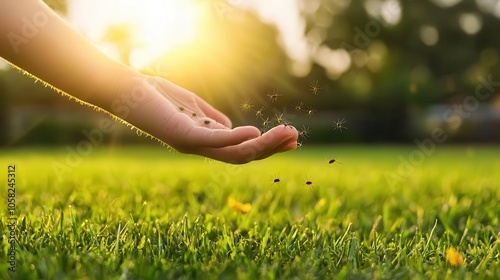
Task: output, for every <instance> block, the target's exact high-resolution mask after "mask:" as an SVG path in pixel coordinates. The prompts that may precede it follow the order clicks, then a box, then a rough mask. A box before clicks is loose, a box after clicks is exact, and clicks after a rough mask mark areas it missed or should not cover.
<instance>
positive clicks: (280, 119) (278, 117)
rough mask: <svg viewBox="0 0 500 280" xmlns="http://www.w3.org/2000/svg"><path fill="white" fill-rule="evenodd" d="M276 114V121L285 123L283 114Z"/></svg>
mask: <svg viewBox="0 0 500 280" xmlns="http://www.w3.org/2000/svg"><path fill="white" fill-rule="evenodd" d="M274 116H275V117H276V122H277V123H278V124H282V123H283V114H279V115H278V114H275V115H274Z"/></svg>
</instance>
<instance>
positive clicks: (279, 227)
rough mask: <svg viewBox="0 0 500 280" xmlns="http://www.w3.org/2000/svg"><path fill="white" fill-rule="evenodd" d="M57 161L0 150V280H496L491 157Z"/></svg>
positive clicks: (368, 153)
mask: <svg viewBox="0 0 500 280" xmlns="http://www.w3.org/2000/svg"><path fill="white" fill-rule="evenodd" d="M420 155H423V154H420ZM67 156H68V154H67V152H66V151H65V150H64V148H60V149H41V148H38V149H36V148H32V149H22V150H14V151H5V150H4V151H1V154H0V162H1V163H2V165H3V167H2V170H3V171H2V172H1V173H0V182H2V188H1V189H2V193H3V196H4V197H2V198H1V199H2V201H3V202H2V203H1V206H2V208H1V213H0V217H1V219H0V220H1V229H2V232H3V236H2V239H1V244H2V256H1V257H0V260H2V261H1V262H0V269H1V270H0V278H1V279H8V278H9V277H13V278H18V279H37V278H43V279H65V278H66V279H120V278H121V279H178V278H205V279H236V278H239V279H276V278H281V279H282V278H285V279H290V278H296V279H345V278H355V279H410V278H411V279H483V278H489V279H500V245H499V242H500V241H499V240H500V221H499V216H500V148H491V147H490V148H487V147H484V148H481V147H474V146H470V147H467V146H457V147H446V146H443V147H438V148H436V151H435V153H433V154H430V155H428V156H425V157H420V158H418V157H417V154H416V153H415V147H414V146H409V147H386V146H381V147H377V146H375V147H361V146H360V147H356V146H332V147H304V148H303V149H302V150H298V151H293V152H289V153H285V154H280V155H277V156H274V157H272V158H269V159H266V160H264V161H259V162H254V163H250V164H247V165H241V166H232V165H226V164H222V163H218V162H210V161H206V160H204V159H203V158H200V157H195V156H186V155H180V154H175V153H172V152H168V151H166V150H164V149H160V148H151V147H150V148H137V147H135V148H130V149H127V148H120V149H118V148H115V149H110V148H101V149H99V150H95V151H92V152H91V153H89V154H88V155H86V156H84V157H82V158H80V159H79V160H78V159H71V158H69V160H70V161H68V162H69V163H70V165H68V164H67V162H66V160H67V159H66V157H67ZM333 158H335V159H336V160H337V162H340V163H341V164H337V163H335V164H328V161H329V160H330V159H333ZM401 159H405V160H404V161H406V160H408V161H410V162H411V161H412V160H413V161H414V163H415V160H416V163H417V164H413V165H412V164H411V163H405V164H403V163H401ZM71 160H73V161H71ZM9 164H16V174H15V176H16V186H15V187H16V197H15V199H16V208H15V211H16V212H15V213H16V217H17V219H16V220H15V223H16V229H17V232H16V238H17V243H15V246H16V256H15V262H16V263H15V265H16V267H15V270H16V272H10V271H9V270H8V269H9V267H11V264H9V262H7V261H8V260H9V256H8V252H9V248H10V244H9V230H8V225H9V218H10V216H9V212H8V211H7V196H8V195H7V190H6V189H7V188H8V186H7V183H6V182H7V173H8V171H7V166H8V165H9ZM54 164H55V166H58V168H59V170H62V171H63V173H64V174H59V175H61V176H59V175H58V174H56V172H55V171H54ZM61 166H66V167H64V168H62V167H61ZM398 169H399V171H398ZM391 174H393V175H391ZM388 178H389V180H388ZM275 179H279V181H280V182H277V183H274V182H273V181H274V180H275ZM307 181H310V182H311V183H312V184H310V185H307V184H306V182H307ZM228 198H229V200H231V199H232V200H236V201H238V202H241V205H240V204H237V203H236V204H234V203H233V204H231V203H228ZM246 203H249V204H250V205H251V209H250V210H249V209H248V208H249V205H245V204H246ZM248 210H249V211H248ZM240 211H241V212H240ZM246 211H248V213H246V214H244V213H242V212H246ZM450 248H453V250H454V252H456V253H455V254H454V255H453V254H450V251H448V255H447V250H449V249H450ZM461 258H463V263H462V264H461V265H460V263H461V262H460V260H461ZM454 264H455V265H454Z"/></svg>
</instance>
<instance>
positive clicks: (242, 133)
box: [0, 0, 298, 163]
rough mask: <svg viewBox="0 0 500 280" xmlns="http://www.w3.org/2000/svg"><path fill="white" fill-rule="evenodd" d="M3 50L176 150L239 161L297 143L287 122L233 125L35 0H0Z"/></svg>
mask: <svg viewBox="0 0 500 280" xmlns="http://www.w3.org/2000/svg"><path fill="white" fill-rule="evenodd" d="M0 56H2V57H3V58H5V59H6V60H8V61H10V62H11V63H12V64H14V65H16V66H17V67H19V68H21V69H23V70H25V71H27V72H29V73H30V74H32V75H34V76H35V77H37V78H38V79H40V80H42V81H44V82H46V83H48V84H50V85H52V86H53V87H55V88H56V89H58V90H60V91H62V92H64V93H66V94H68V95H70V96H72V97H75V98H77V99H80V100H82V101H85V102H87V103H89V104H90V105H94V106H97V107H99V108H101V109H103V110H104V111H106V112H108V113H110V114H112V115H114V116H117V117H119V118H121V119H123V120H125V121H126V122H128V123H130V124H132V125H134V126H136V127H137V128H140V129H141V130H144V131H145V132H147V133H149V134H151V135H153V136H155V137H156V138H158V139H160V140H161V141H164V142H166V143H167V144H169V145H171V146H172V147H173V148H175V149H177V150H179V151H180V152H184V153H193V154H199V155H203V156H207V157H210V158H214V159H218V160H222V161H226V162H232V163H244V162H248V161H251V160H255V159H260V158H264V157H267V156H270V155H272V154H274V153H277V152H281V151H286V150H290V149H294V148H295V147H296V141H297V137H298V136H297V131H296V130H295V129H292V128H290V127H287V128H285V127H276V128H274V129H272V130H271V131H269V132H268V133H266V134H265V135H262V136H261V135H260V132H259V130H258V129H257V128H255V127H238V128H234V129H231V121H230V120H229V119H228V118H227V117H226V116H225V115H224V114H222V113H221V112H219V111H217V110H216V109H214V108H213V107H211V106H210V105H209V104H207V103H206V102H205V101H203V100H201V99H200V98H199V97H198V96H196V95H195V94H193V93H191V92H189V91H187V90H185V89H183V88H180V87H178V86H176V85H175V84H173V83H171V82H168V81H166V80H164V79H161V78H157V77H149V76H146V75H143V74H141V73H139V72H137V71H135V70H133V69H131V68H129V67H127V66H125V65H123V64H120V63H118V62H116V61H114V60H112V59H110V58H108V57H107V56H105V55H104V54H102V53H101V52H100V51H99V50H98V49H97V48H95V47H94V46H93V45H92V44H91V43H90V42H88V41H87V40H86V39H85V38H84V37H82V36H81V35H79V34H78V33H77V32H75V31H74V30H73V29H72V28H71V27H70V26H68V25H67V24H66V23H65V22H64V21H63V20H62V19H61V18H60V17H59V16H58V15H57V14H56V13H54V12H53V11H52V10H51V9H50V8H49V7H47V6H46V5H45V4H44V3H43V2H42V1H40V0H17V1H13V0H0Z"/></svg>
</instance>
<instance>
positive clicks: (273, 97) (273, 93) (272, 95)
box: [267, 89, 282, 102]
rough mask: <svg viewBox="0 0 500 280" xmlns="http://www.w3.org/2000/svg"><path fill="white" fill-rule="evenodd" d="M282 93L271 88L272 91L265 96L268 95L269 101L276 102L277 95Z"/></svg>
mask: <svg viewBox="0 0 500 280" xmlns="http://www.w3.org/2000/svg"><path fill="white" fill-rule="evenodd" d="M281 95H282V94H280V93H279V92H278V91H277V90H275V89H273V91H271V92H268V93H267V97H269V100H271V102H276V101H278V97H280V96H281Z"/></svg>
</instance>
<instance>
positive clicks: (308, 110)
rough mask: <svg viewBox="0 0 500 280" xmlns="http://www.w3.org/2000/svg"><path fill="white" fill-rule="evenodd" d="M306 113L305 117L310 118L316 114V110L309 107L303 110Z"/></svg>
mask: <svg viewBox="0 0 500 280" xmlns="http://www.w3.org/2000/svg"><path fill="white" fill-rule="evenodd" d="M305 111H306V112H307V115H308V116H309V117H312V116H313V115H314V113H316V110H314V108H313V107H309V108H308V109H306V110H305Z"/></svg>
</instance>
